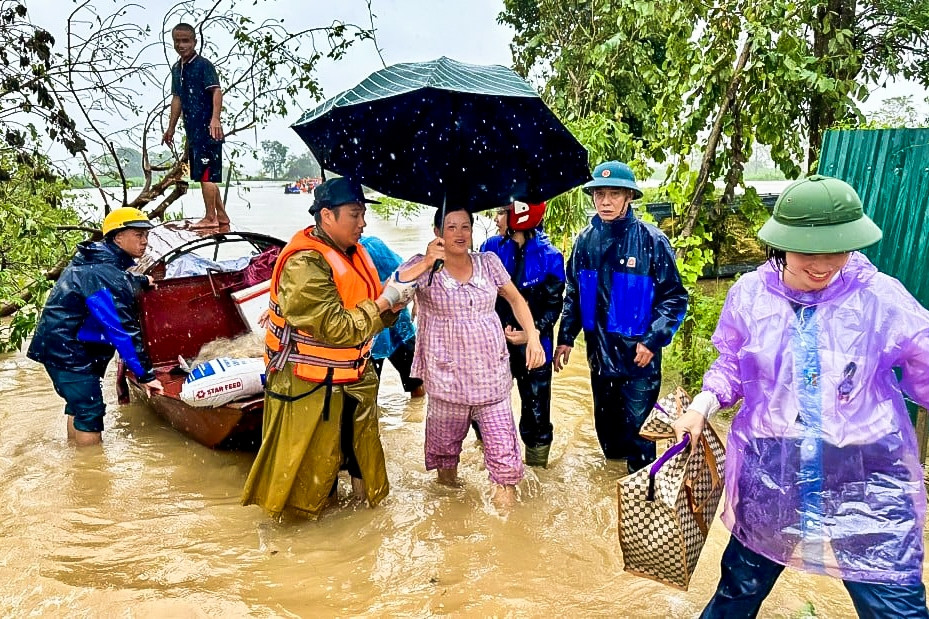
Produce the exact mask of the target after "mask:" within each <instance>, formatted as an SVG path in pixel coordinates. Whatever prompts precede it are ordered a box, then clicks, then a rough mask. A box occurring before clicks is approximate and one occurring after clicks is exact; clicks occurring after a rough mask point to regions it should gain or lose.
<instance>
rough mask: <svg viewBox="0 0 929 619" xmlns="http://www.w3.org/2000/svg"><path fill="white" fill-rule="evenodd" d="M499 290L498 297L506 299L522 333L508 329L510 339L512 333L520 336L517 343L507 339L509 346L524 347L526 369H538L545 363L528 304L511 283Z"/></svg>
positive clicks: (537, 332) (543, 352)
mask: <svg viewBox="0 0 929 619" xmlns="http://www.w3.org/2000/svg"><path fill="white" fill-rule="evenodd" d="M499 290H500V296H501V297H503V298H504V299H506V301H507V303H509V304H510V307H511V308H512V309H513V316H514V317H515V318H516V322H518V323H519V326H520V327H522V331H518V332H514V331H513V329H512V327H509V328H508V329H509V332H510V334H511V337H512V334H514V333H519V334H521V335H520V337H519V338H518V339H519V341H513V340H511V337H507V339H508V340H510V343H511V344H525V345H526V369H529V370H532V369H535V368H537V367H540V366H541V365H542V364H543V363H545V351H544V350H542V343H541V342H540V341H539V330H538V329H536V328H535V321H533V319H532V312H531V311H530V310H529V304H528V303H526V299H524V298H523V295H521V294H519V290H518V289H517V288H516V285H515V284H513V282H511V281H508V282H506V283H505V284H503V286H501V287H500V289H499Z"/></svg>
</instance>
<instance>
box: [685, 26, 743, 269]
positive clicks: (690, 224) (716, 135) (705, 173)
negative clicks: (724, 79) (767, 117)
mask: <svg viewBox="0 0 929 619" xmlns="http://www.w3.org/2000/svg"><path fill="white" fill-rule="evenodd" d="M751 49H752V39H751V38H748V39H746V40H745V44H744V45H743V46H742V51H741V52H740V53H739V58H738V60H736V63H735V68H734V69H733V71H732V79H730V80H729V87H728V88H727V89H726V96H725V97H723V100H722V101H720V102H719V110H718V111H717V113H716V120H715V121H714V122H713V128H712V129H711V130H710V137H709V139H708V140H707V145H706V151H705V152H704V153H703V162H702V163H701V164H700V173H699V175H698V176H697V185H696V187H695V188H694V195H693V197H692V198H691V200H690V206H689V207H688V209H687V215H686V216H685V217H684V226H683V227H682V228H681V234H680V236H682V237H688V236H690V235H691V234H692V233H693V230H694V226H695V225H696V223H697V217H699V215H700V210H701V209H702V208H703V196H704V194H705V193H706V186H707V185H708V184H709V183H710V170H711V168H712V167H713V162H714V161H715V160H716V149H717V148H718V147H719V141H720V138H721V137H722V132H723V122H724V121H725V119H726V114H728V112H729V108H730V106H731V105H732V103H733V102H734V101H735V97H736V93H737V92H738V89H739V83H740V82H741V81H742V70H743V69H744V68H745V64H746V63H747V62H748V57H749V55H750V54H751ZM681 254H682V249H678V257H680V256H681Z"/></svg>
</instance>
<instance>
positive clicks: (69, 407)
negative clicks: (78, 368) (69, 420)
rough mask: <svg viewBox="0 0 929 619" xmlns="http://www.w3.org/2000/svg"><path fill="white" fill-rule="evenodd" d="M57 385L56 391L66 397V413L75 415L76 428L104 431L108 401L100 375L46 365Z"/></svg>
mask: <svg viewBox="0 0 929 619" xmlns="http://www.w3.org/2000/svg"><path fill="white" fill-rule="evenodd" d="M45 371H46V372H48V375H49V377H50V378H51V379H52V385H53V386H54V387H55V393H57V394H58V395H59V396H61V397H62V398H64V401H65V414H66V415H71V416H72V417H74V429H75V430H80V431H81V432H103V415H104V414H106V403H105V402H104V401H103V389H102V387H101V386H100V377H99V376H97V375H95V374H93V373H84V374H81V373H78V372H70V371H68V370H62V369H61V368H56V367H54V366H51V365H46V366H45Z"/></svg>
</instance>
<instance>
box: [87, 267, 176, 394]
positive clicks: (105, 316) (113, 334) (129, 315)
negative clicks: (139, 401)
mask: <svg viewBox="0 0 929 619" xmlns="http://www.w3.org/2000/svg"><path fill="white" fill-rule="evenodd" d="M95 276H96V277H93V278H91V279H90V280H88V281H86V282H85V283H84V284H85V286H86V288H85V294H86V296H85V298H84V303H85V305H86V307H87V312H88V317H87V320H85V322H84V324H83V325H82V326H81V329H80V331H79V332H78V334H77V337H78V339H79V340H82V341H88V342H93V341H104V342H106V343H108V344H109V345H110V346H112V347H113V348H115V349H116V351H117V352H118V353H119V356H120V358H121V359H122V360H123V362H124V363H125V364H126V367H127V368H129V370H131V371H132V373H133V374H135V376H136V378H137V379H138V380H139V383H140V384H142V385H143V387H144V388H145V390H146V392H147V393H149V395H150V394H151V393H152V392H154V393H161V392H162V391H163V389H162V385H161V383H160V382H159V381H158V380H157V379H156V378H155V372H154V368H153V367H152V363H151V360H150V359H149V357H148V353H147V352H146V351H145V347H144V346H143V345H142V329H141V325H140V324H139V319H138V316H137V310H136V307H135V301H134V291H133V286H132V283H131V281H132V280H131V279H130V278H129V277H127V274H126V273H125V272H123V271H120V270H119V269H116V268H115V267H110V266H101V267H100V268H98V269H97V270H96V272H95Z"/></svg>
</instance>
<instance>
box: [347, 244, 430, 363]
mask: <svg viewBox="0 0 929 619" xmlns="http://www.w3.org/2000/svg"><path fill="white" fill-rule="evenodd" d="M359 242H360V243H361V245H362V246H363V247H364V248H365V250H366V251H367V252H368V255H369V256H371V261H372V262H374V268H375V269H377V276H378V277H379V278H380V280H381V282H383V281H385V280H386V279H387V278H388V277H390V275H391V274H392V273H393V272H394V271H396V270H397V267H399V266H400V265H401V264H403V259H402V258H401V257H400V256H399V255H398V254H397V253H396V252H394V251H393V250H392V249H390V248H389V247H387V244H386V243H384V241H382V240H381V239H379V238H377V237H376V236H363V237H361V240H360V241H359ZM415 335H416V327H414V326H413V318H412V316H410V310H408V309H406V308H403V309H402V310H400V313H399V314H398V315H397V322H395V323H394V324H393V326H392V327H388V328H387V329H384V330H383V331H381V332H380V333H378V334H377V336H375V338H374V342H373V344H372V345H371V357H372V358H374V359H386V358H387V357H389V356H390V355H392V354H394V351H395V350H397V348H398V347H399V346H400V345H401V344H403V343H404V342H406V341H407V340H409V339H410V338H411V337H414V336H415Z"/></svg>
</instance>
